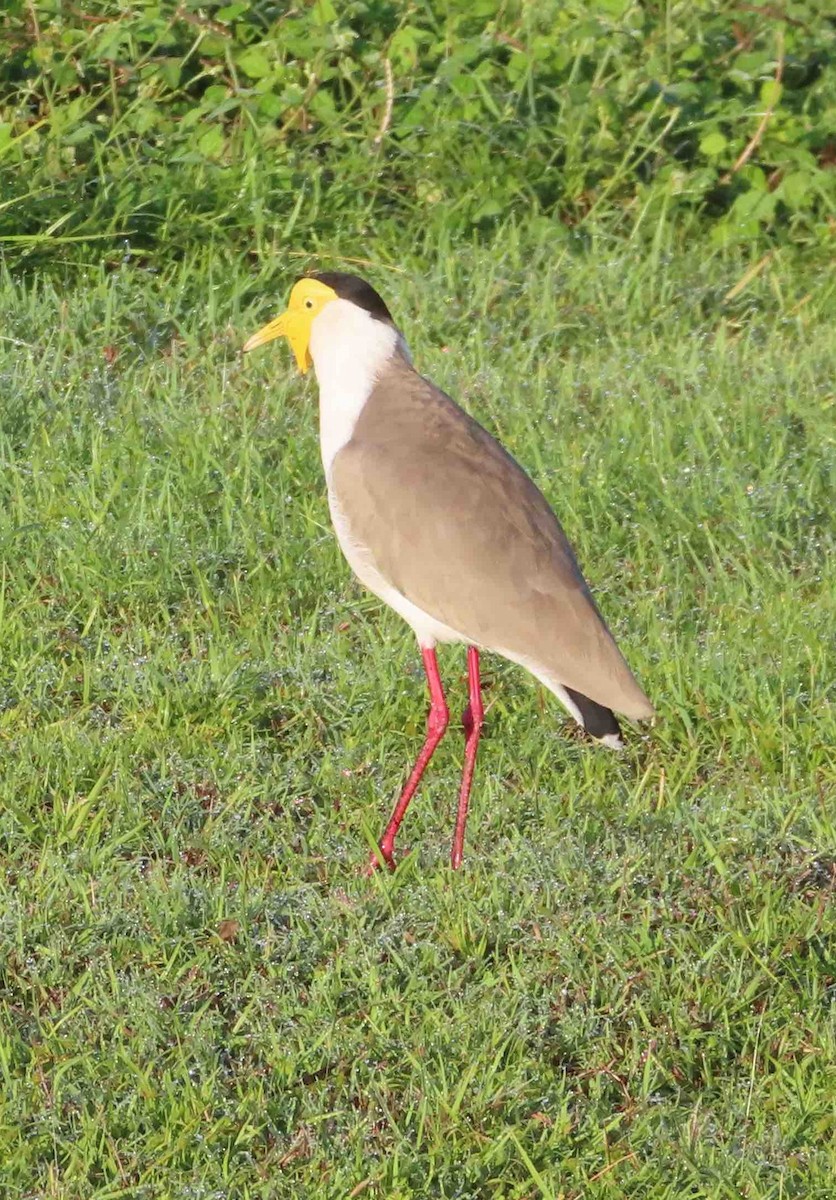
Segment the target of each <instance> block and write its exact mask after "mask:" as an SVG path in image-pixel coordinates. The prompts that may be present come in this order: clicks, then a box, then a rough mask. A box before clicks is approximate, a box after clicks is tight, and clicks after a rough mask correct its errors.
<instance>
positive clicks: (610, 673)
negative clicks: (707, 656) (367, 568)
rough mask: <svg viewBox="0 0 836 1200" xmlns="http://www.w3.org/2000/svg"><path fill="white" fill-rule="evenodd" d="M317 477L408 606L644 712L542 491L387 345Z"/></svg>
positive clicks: (596, 696)
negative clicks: (386, 359)
mask: <svg viewBox="0 0 836 1200" xmlns="http://www.w3.org/2000/svg"><path fill="white" fill-rule="evenodd" d="M330 485H331V487H332V489H333V490H334V492H335V494H336V497H337V499H338V502H339V504H340V507H341V509H342V511H343V513H344V515H345V518H346V520H347V521H348V524H349V527H350V530H351V533H352V535H353V536H354V537H355V538H356V539H357V540H358V541H359V542H361V543H362V544H364V545H366V546H368V549H369V552H370V554H371V556H372V559H373V561H374V563H375V565H376V566H377V568H378V570H379V571H380V572H381V574H382V575H384V577H385V578H387V579H388V580H390V581H391V582H392V584H393V586H394V587H395V588H397V590H398V591H399V592H401V593H402V595H404V596H406V597H407V599H409V600H411V601H412V603H413V604H416V605H418V607H419V608H421V609H423V610H424V611H425V612H428V613H430V614H431V615H432V616H433V617H435V618H436V619H438V620H440V621H443V622H444V623H445V624H446V625H449V626H450V627H451V628H453V629H455V630H457V631H458V632H460V633H462V634H463V635H465V636H466V637H467V638H469V639H470V640H471V641H473V642H474V643H476V644H477V645H480V646H483V647H485V648H487V649H493V650H497V651H500V652H503V651H504V652H506V653H508V654H511V655H514V656H516V657H519V658H525V659H526V660H527V661H528V662H529V663H530V664H534V665H536V666H537V667H538V668H539V669H540V671H541V672H542V673H545V674H548V675H550V676H552V677H553V678H554V679H555V680H556V681H558V682H560V683H562V684H564V685H565V686H567V687H570V688H573V689H575V690H576V691H579V692H582V693H583V694H584V695H586V696H589V697H590V698H591V699H592V700H596V701H597V702H598V703H599V704H604V705H606V706H607V707H610V708H615V709H617V710H618V711H619V712H623V713H625V714H626V715H627V716H633V717H646V716H650V715H651V714H652V712H653V709H652V707H651V705H650V702H649V701H648V699H647V697H646V696H645V695H644V693H643V692H642V690H641V688H640V687H639V685H638V684H637V682H636V680H635V679H634V677H633V675H632V674H631V672H630V668H629V667H628V666H627V663H626V662H625V660H624V658H623V656H622V655H621V652H620V651H619V649H618V647H617V646H616V644H615V642H614V640H613V638H612V635H611V634H610V632H609V630H608V629H607V627H606V625H605V623H604V620H603V618H602V616H601V614H600V613H599V611H598V608H597V606H596V605H595V602H594V600H593V599H592V595H591V593H590V591H589V588H588V586H587V584H586V581H585V580H584V578H583V575H582V574H581V571H580V568H579V566H578V564H577V561H576V559H575V556H574V554H573V553H572V548H571V546H570V545H569V542H568V540H567V538H566V535H565V534H564V532H563V530H562V528H561V527H560V524H559V522H558V520H557V518H556V517H555V515H554V513H553V512H552V511H551V509H550V508H549V506H548V504H547V503H546V500H545V498H544V497H543V495H542V493H541V492H540V491H539V490H538V488H537V487H535V485H534V484H533V483H532V482H531V480H530V479H529V478H528V476H527V475H526V474H525V472H524V471H523V470H522V469H521V467H519V466H518V464H517V463H516V462H515V461H514V459H513V458H512V457H511V456H510V454H508V453H507V451H505V450H504V449H503V448H502V446H500V444H499V443H498V442H497V441H496V440H495V439H494V438H493V437H491V435H490V434H489V433H487V431H486V430H484V429H483V428H482V427H481V425H479V424H478V423H477V422H476V421H474V420H473V418H472V417H470V416H468V414H467V413H465V412H464V411H463V410H462V409H461V408H459V406H458V405H457V404H455V403H454V401H453V400H451V399H450V397H449V396H447V395H445V393H444V392H442V391H441V390H440V389H439V388H436V387H435V386H434V385H433V384H432V383H430V382H429V381H428V380H426V379H423V378H422V377H421V376H420V375H418V374H417V372H416V371H414V370H413V368H412V367H411V366H410V364H409V363H408V362H407V361H406V360H405V359H404V358H402V357H401V356H400V355H397V356H396V357H395V358H393V360H392V363H391V365H390V366H389V367H388V368H387V370H386V372H385V373H384V374H383V376H382V377H381V378H380V379H379V380H378V382H377V384H376V386H375V388H374V391H373V392H372V394H371V396H370V397H369V399H368V401H367V402H366V404H365V406H364V408H363V410H362V412H361V414H360V417H359V419H358V421H357V425H356V426H355V429H354V433H353V436H352V438H351V440H350V441H349V442H348V443H347V444H346V445H345V446H344V447H343V448H342V449H341V450H340V451H339V452H338V454H337V455H336V457H335V458H334V461H333V464H332V468H331V475H330Z"/></svg>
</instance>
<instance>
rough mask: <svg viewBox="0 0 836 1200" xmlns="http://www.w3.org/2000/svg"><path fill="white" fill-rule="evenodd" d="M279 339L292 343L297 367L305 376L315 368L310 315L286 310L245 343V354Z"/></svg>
mask: <svg viewBox="0 0 836 1200" xmlns="http://www.w3.org/2000/svg"><path fill="white" fill-rule="evenodd" d="M277 337H286V338H287V340H288V341H289V342H290V348H291V350H292V351H293V357H294V358H295V359H296V365H297V366H298V368H299V370H300V371H301V373H302V374H303V375H304V374H305V373H306V371H307V370H308V369H309V368H310V367H312V366H313V359H312V358H311V355H310V351H309V349H308V346H309V344H310V340H311V317H310V314H309V313H308V312H307V311H306V310H305V309H301V310H300V309H296V310H295V311H294V310H293V309H290V308H288V309H286V310H285V311H284V312H283V313H282V315H281V316H280V317H276V318H274V320H272V321H269V322H268V324H266V325H264V326H263V327H262V328H261V329H259V331H258V333H254V334H253V336H252V337H251V338H249V339H248V340H247V341H246V342H245V343H244V353H245V354H246V353H247V352H248V351H250V350H255V348H256V346H264V345H265V344H266V343H267V342H272V341H273V339H274V338H277Z"/></svg>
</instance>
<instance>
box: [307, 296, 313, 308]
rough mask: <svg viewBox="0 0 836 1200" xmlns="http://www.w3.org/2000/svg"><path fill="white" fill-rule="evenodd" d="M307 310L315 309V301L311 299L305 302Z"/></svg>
mask: <svg viewBox="0 0 836 1200" xmlns="http://www.w3.org/2000/svg"><path fill="white" fill-rule="evenodd" d="M305 308H313V300H311V298H310V297H308V299H307V300H306V301H305Z"/></svg>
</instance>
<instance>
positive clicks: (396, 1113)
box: [0, 239, 836, 1200]
mask: <svg viewBox="0 0 836 1200" xmlns="http://www.w3.org/2000/svg"><path fill="white" fill-rule="evenodd" d="M297 266H298V264H297V263H296V262H294V264H293V270H292V271H291V272H288V273H284V272H283V268H282V264H281V263H276V262H275V261H273V262H271V263H270V264H269V265H267V266H265V268H264V269H263V270H262V271H261V272H259V271H258V270H255V269H253V268H251V267H249V266H247V265H245V264H242V263H237V262H230V261H224V262H217V261H215V259H214V258H213V256H212V254H211V253H210V252H208V251H207V253H206V254H205V255H203V256H201V257H200V258H198V259H194V260H190V261H188V262H184V263H183V264H181V266H179V267H175V268H171V269H169V270H168V271H165V272H162V273H161V274H159V275H155V274H154V273H152V272H149V271H145V270H143V269H142V268H141V267H135V266H132V265H130V264H126V265H125V266H124V267H122V268H119V269H116V270H111V271H105V270H102V271H96V270H91V271H90V272H89V273H86V274H85V273H80V274H79V277H72V278H70V277H69V276H68V277H67V279H66V280H64V281H63V282H58V281H56V280H55V279H54V278H53V279H52V281H50V282H47V281H45V280H43V279H38V278H37V277H36V278H30V279H28V280H25V281H18V282H16V283H13V282H11V281H10V280H8V279H5V280H4V281H3V282H2V285H1V286H0V320H1V322H2V323H1V324H0V329H2V343H3V353H4V366H3V401H2V404H3V420H2V431H0V461H2V472H0V498H2V503H1V504H0V546H2V574H0V752H1V753H2V761H1V762H0V794H1V795H2V804H3V819H2V827H1V830H0V836H2V865H3V870H2V878H1V879H0V938H1V939H2V945H3V955H2V962H0V1073H2V1079H3V1086H2V1090H1V1091H0V1161H2V1162H3V1163H4V1164H5V1165H4V1167H3V1168H2V1172H3V1173H4V1182H3V1193H4V1195H7V1196H10V1197H21V1198H22V1197H36V1196H37V1197H41V1196H43V1197H67V1198H71V1200H86V1198H87V1197H95V1198H96V1200H106V1198H107V1200H110V1198H113V1200H115V1198H116V1197H146V1196H147V1197H156V1196H160V1197H169V1196H171V1197H192V1198H198V1197H201V1198H202V1197H207V1198H208V1197H236V1198H237V1197H244V1198H255V1197H264V1198H268V1197H285V1196H287V1197H300V1196H311V1197H320V1196H321V1197H334V1198H335V1200H336V1198H343V1197H353V1196H361V1195H365V1196H368V1197H370V1198H371V1197H381V1198H384V1197H385V1198H386V1200H394V1198H397V1200H406V1198H408V1197H409V1198H413V1197H414V1198H415V1200H418V1198H420V1200H423V1198H425V1197H454V1196H455V1197H458V1198H465V1197H474V1198H475V1197H492V1198H493V1197H504V1198H507V1200H511V1198H512V1197H513V1198H520V1200H522V1198H523V1197H549V1198H557V1197H565V1198H566V1200H569V1198H578V1200H580V1198H581V1197H583V1198H584V1200H598V1198H602V1200H603V1198H616V1197H621V1196H625V1195H628V1196H636V1197H642V1200H645V1198H652V1200H661V1198H668V1197H669V1198H670V1200H674V1198H675V1200H680V1198H681V1197H684V1196H688V1197H693V1198H697V1197H705V1198H709V1197H710V1198H712V1200H713V1198H715V1197H717V1198H725V1197H728V1198H729V1200H731V1198H732V1197H734V1198H735V1200H737V1198H739V1197H746V1198H747V1200H755V1198H757V1200H767V1198H773V1197H774V1198H775V1200H778V1198H782V1200H783V1198H784V1197H792V1196H797V1197H805V1198H810V1197H822V1198H824V1197H826V1196H828V1197H829V1196H830V1195H831V1194H832V1180H833V1172H834V1169H836V1147H835V1146H834V1128H835V1127H836V1103H834V1096H836V1086H834V1085H835V1084H836V1080H834V1062H835V1061H836V1044H835V1043H836V1036H835V1034H836V1030H835V1029H834V998H835V997H836V991H834V989H835V988H836V958H834V951H833V945H834V942H833V935H834V925H835V924H836V922H834V910H833V904H832V896H833V888H834V863H836V835H834V826H833V800H834V794H836V788H835V787H834V783H836V765H835V764H834V743H836V712H834V705H833V699H834V691H833V688H834V684H833V680H834V675H835V674H836V671H835V670H834V667H835V666H836V654H834V639H833V629H834V595H835V594H836V591H834V585H835V584H836V576H835V572H836V567H835V566H834V564H836V556H834V553H833V552H834V548H835V547H834V541H835V540H836V539H834V517H833V509H834V504H833V499H834V463H835V462H836V438H835V437H834V415H836V399H835V398H834V390H833V380H834V376H836V342H834V339H833V335H832V318H831V316H830V315H829V314H830V313H831V311H832V300H833V283H832V277H831V278H830V279H829V278H828V275H827V271H826V269H825V267H823V266H822V267H821V268H816V267H815V265H812V266H809V265H808V266H807V267H803V268H802V267H799V266H794V265H792V264H791V263H788V264H786V265H785V264H783V263H782V261H781V260H780V259H776V260H775V261H774V262H773V263H772V264H771V265H770V266H769V267H768V268H767V269H765V270H764V271H762V272H761V273H760V274H755V275H753V276H752V277H751V279H750V280H749V282H746V283H744V286H742V287H741V288H740V289H739V290H738V291H737V292H736V293H735V292H734V288H735V285H736V284H738V283H739V282H740V281H741V280H743V278H744V275H745V272H746V270H747V266H748V264H747V262H746V261H745V260H744V258H743V256H742V255H741V256H737V257H735V256H734V255H728V256H725V257H724V256H715V257H713V258H707V257H704V256H700V257H698V256H697V255H693V256H691V257H689V256H688V255H687V254H681V255H679V256H678V257H674V258H673V259H665V258H663V257H662V256H660V255H653V254H642V255H640V254H639V253H637V252H636V253H633V252H632V251H631V250H630V248H629V246H625V245H624V244H619V245H616V246H613V247H608V246H598V247H595V246H593V247H585V248H582V249H578V251H577V252H569V251H566V250H563V251H561V252H560V253H559V254H555V253H554V252H553V251H552V250H551V249H550V248H549V246H548V245H547V244H545V243H544V244H536V245H527V244H524V243H522V242H520V241H519V240H517V241H516V242H515V241H514V240H513V239H510V240H506V242H504V243H503V244H502V246H495V247H491V248H488V249H483V250H480V249H462V248H459V249H458V250H457V251H456V253H455V254H453V253H452V252H451V253H450V254H449V255H447V256H446V257H445V256H444V255H440V257H439V260H438V262H437V263H436V264H434V265H433V266H432V267H430V268H428V267H427V265H426V263H423V264H417V263H410V262H409V261H406V262H402V263H401V264H400V268H401V269H400V270H393V269H388V268H386V269H383V268H378V269H374V268H373V267H372V268H369V269H368V271H367V273H368V274H369V275H370V277H372V278H373V280H374V282H375V283H376V284H377V285H378V286H379V288H380V290H381V291H382V292H383V293H384V295H385V297H386V299H387V301H388V302H389V303H390V307H391V308H392V310H393V312H394V313H395V315H396V318H397V319H398V320H399V321H400V323H401V325H402V326H403V328H404V330H405V332H406V335H407V337H408V339H409V341H410V344H411V346H412V350H413V354H414V356H415V359H416V362H417V365H418V366H419V368H420V369H422V370H424V371H426V373H427V374H429V375H431V376H432V377H433V378H434V379H435V380H436V381H437V382H439V383H440V384H441V385H442V386H444V387H445V388H446V389H447V390H448V391H450V392H451V393H452V394H453V395H454V396H456V397H457V398H459V399H460V400H461V401H462V402H463V403H464V404H465V405H466V406H467V407H468V408H469V409H470V411H471V412H473V413H474V414H475V415H476V416H477V417H478V418H479V419H480V420H482V421H483V422H484V423H485V424H486V425H487V426H488V427H489V428H490V429H491V430H492V431H493V432H495V433H496V434H497V435H498V436H499V437H500V438H501V439H502V440H503V441H504V442H505V444H506V445H507V446H508V447H509V449H510V450H511V451H512V452H513V453H514V454H515V456H516V457H517V458H518V459H519V460H520V461H521V462H522V463H523V465H524V466H525V467H526V468H527V469H528V470H529V471H530V473H531V474H532V475H533V477H534V478H535V479H536V480H537V482H538V483H539V484H540V486H541V487H542V488H543V490H544V491H545V493H546V495H547V496H548V497H549V499H550V500H551V501H552V503H553V504H554V507H555V508H556V510H557V512H558V514H559V515H560V517H561V519H562V521H563V523H564V525H565V527H566V529H567V532H568V533H569V536H570V538H571V539H572V541H573V542H574V544H575V546H576V547H577V550H578V554H579V557H580V559H581V562H582V563H583V564H584V567H585V569H586V573H587V575H588V577H589V579H590V582H591V584H592V586H593V588H594V590H595V591H596V594H597V596H598V598H599V601H600V604H601V607H602V609H603V611H604V613H605V615H606V617H607V619H608V621H609V622H610V624H611V626H612V628H613V629H614V631H615V633H616V636H617V637H618V640H619V642H620V644H621V645H622V647H623V648H624V650H625V653H626V654H627V657H628V659H629V661H630V663H631V665H632V666H633V668H634V669H635V671H636V673H637V675H638V677H639V679H640V680H641V682H642V684H643V686H644V687H645V688H646V690H647V692H648V694H649V695H650V697H651V698H652V700H653V702H654V704H655V705H656V707H657V709H658V711H659V719H658V721H657V723H656V725H655V726H654V727H653V728H651V729H649V730H648V729H644V730H640V729H632V730H630V732H629V737H628V741H629V748H628V750H627V751H626V752H625V753H624V754H623V755H620V756H619V755H614V754H611V753H608V752H606V751H603V750H601V749H600V748H597V747H595V746H594V745H592V744H590V743H588V742H586V741H584V740H582V738H581V737H580V736H579V735H578V734H577V733H576V732H575V731H574V729H573V727H572V724H571V722H569V721H568V720H567V718H566V717H565V714H564V713H563V712H562V710H561V709H560V707H559V705H558V704H557V703H556V702H555V701H554V700H553V699H552V698H551V697H549V696H548V695H547V694H546V693H544V692H543V691H542V690H541V689H538V688H537V686H536V685H534V684H533V683H532V681H531V680H530V679H528V678H527V677H526V676H525V675H524V673H522V672H521V671H519V670H518V669H516V668H513V667H511V666H510V665H507V664H503V663H502V662H500V661H498V660H495V659H486V662H485V674H486V678H487V683H488V685H489V686H488V689H487V693H486V698H487V703H488V717H487V730H486V736H485V739H484V741H483V743H482V746H481V748H480V757H479V763H478V766H477V776H476V785H475V788H474V800H473V806H472V816H471V821H470V826H469V830H468V840H467V844H466V847H465V866H464V869H463V870H462V871H461V872H460V873H459V874H457V875H454V874H452V873H451V872H450V870H449V868H448V866H447V861H448V854H449V839H450V836H451V833H452V822H453V814H454V807H455V799H456V788H457V778H458V770H459V765H460V760H461V752H462V743H461V739H460V738H458V737H457V735H456V731H455V729H451V733H450V735H448V738H447V740H446V741H445V742H444V744H443V745H442V748H441V749H440V750H439V752H438V754H437V756H436V759H435V760H434V762H433V764H432V768H431V770H430V772H429V773H428V775H427V776H426V778H425V782H424V785H423V787H422V790H421V792H420V793H419V796H418V798H417V800H416V801H415V803H414V805H413V808H412V809H411V810H410V813H409V815H408V817H407V820H406V822H405V824H404V827H403V830H402V833H401V838H400V845H401V847H402V850H403V851H404V852H406V851H410V853H408V854H406V853H405V854H404V858H403V861H402V865H401V866H400V868H399V869H398V871H397V873H396V874H394V875H389V874H386V873H378V874H377V875H376V876H375V877H373V878H371V879H370V878H367V877H366V876H365V875H364V874H363V873H362V867H363V865H364V863H365V861H366V859H367V857H368V853H369V849H370V847H371V846H372V845H373V843H374V840H375V838H376V836H377V835H378V834H379V832H380V830H381V829H382V827H383V824H384V823H385V819H386V817H387V816H388V812H389V809H390V806H391V803H392V801H393V799H394V797H395V796H396V794H397V792H398V789H399V787H400V785H401V784H402V782H403V779H404V777H405V772H406V769H407V764H408V762H409V760H410V758H411V756H413V755H414V754H415V752H416V750H417V748H418V745H419V743H420V739H421V733H422V729H423V721H424V713H425V695H424V684H423V677H422V672H421V665H420V658H419V656H418V654H417V652H416V648H415V646H414V644H413V642H412V639H411V635H410V634H409V631H408V630H407V629H406V628H405V627H404V626H403V625H402V624H401V623H400V622H399V620H398V619H397V618H396V617H395V616H394V615H393V614H391V613H389V612H388V611H387V610H385V609H384V608H383V607H382V606H381V605H380V604H379V603H378V602H377V601H376V600H374V599H373V598H371V597H370V596H368V595H366V594H364V593H363V592H362V591H361V590H360V588H359V587H358V586H357V585H356V584H355V583H354V581H353V580H352V578H351V576H350V574H349V572H348V570H347V568H346V567H345V565H344V564H343V562H342V560H341V559H340V555H339V552H338V549H337V547H336V544H335V542H334V540H333V537H332V535H331V532H330V529H329V525H328V518H327V507H326V504H325V498H324V491H323V485H322V479H321V471H320V464H319V459H318V453H317V443H316V428H315V422H316V403H315V385H314V383H313V382H312V381H311V380H309V379H306V380H302V379H300V378H299V377H298V375H297V374H296V372H295V369H294V368H293V366H292V363H291V361H290V357H289V355H288V353H287V352H286V350H285V349H284V348H282V347H280V346H276V347H271V348H269V349H268V350H264V351H261V352H260V353H259V355H258V357H257V358H256V357H255V356H250V357H249V358H248V359H247V360H242V359H241V357H240V355H239V348H240V346H241V344H242V342H243V341H244V340H245V338H246V337H247V336H248V334H250V333H251V332H253V330H254V329H256V328H258V326H259V325H260V324H261V323H262V322H263V320H264V319H265V318H266V317H268V316H269V315H272V314H273V313H274V312H276V311H278V310H279V309H280V308H281V306H282V305H283V301H284V298H285V296H286V292H287V288H288V284H289V282H290V279H291V276H292V274H295V269H296V267H297ZM730 292H732V293H733V294H732V295H731V296H730V295H729V293H730ZM440 660H441V665H442V671H443V673H444V675H445V677H446V681H447V684H448V691H449V697H450V701H451V708H452V710H453V711H454V712H458V711H460V710H461V709H462V708H463V707H464V704H465V699H466V694H465V693H466V687H465V681H464V656H463V653H462V652H461V651H457V650H455V649H446V650H444V651H443V652H442V653H441V655H440Z"/></svg>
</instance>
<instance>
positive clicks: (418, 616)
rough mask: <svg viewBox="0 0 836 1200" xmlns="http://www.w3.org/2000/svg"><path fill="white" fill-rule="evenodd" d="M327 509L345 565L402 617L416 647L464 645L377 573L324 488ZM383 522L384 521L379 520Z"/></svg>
mask: <svg viewBox="0 0 836 1200" xmlns="http://www.w3.org/2000/svg"><path fill="white" fill-rule="evenodd" d="M328 507H329V508H330V510H331V520H332V521H333V523H334V532H335V533H336V535H337V541H338V542H339V544H340V549H341V550H342V552H343V554H344V555H345V557H346V560H347V562H348V565H349V566H350V567H351V569H352V571H353V572H354V574H355V575H356V576H357V578H358V579H359V580H360V582H361V583H362V584H364V585H365V586H366V587H367V588H368V589H369V591H370V592H372V593H373V594H374V595H375V596H379V597H380V599H381V600H383V601H384V603H386V604H388V605H389V607H390V608H393V609H394V610H395V612H396V613H397V614H398V616H400V617H403V619H404V620H405V621H406V622H407V624H408V625H411V626H412V629H413V632H414V634H415V636H416V638H417V639H418V645H419V646H422V647H425V648H427V649H431V648H432V647H433V646H434V645H435V644H436V643H437V642H467V641H469V639H468V638H467V637H466V636H465V635H464V634H462V633H457V632H456V630H455V629H451V628H450V627H449V626H448V625H444V624H443V623H442V622H441V621H438V620H436V618H435V617H433V616H431V615H430V614H429V613H428V612H425V611H424V610H423V609H422V608H419V607H418V605H417V604H413V603H412V601H411V600H407V598H406V596H404V595H403V594H402V593H401V592H399V591H398V590H397V588H394V587H393V586H392V585H391V583H389V581H388V580H387V579H385V578H384V576H383V575H381V573H380V571H379V570H378V569H377V566H376V565H375V563H374V560H373V559H372V556H371V554H370V553H369V550H368V547H366V546H363V545H361V543H360V542H358V541H357V539H356V538H355V537H354V536H353V534H352V532H351V526H350V524H349V522H348V518H347V517H346V515H345V513H344V512H343V510H342V508H341V506H340V502H339V499H338V497H337V496H336V495H335V493H334V491H333V489H332V488H331V486H330V484H329V487H328ZM381 519H382V520H385V517H382V518H381Z"/></svg>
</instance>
